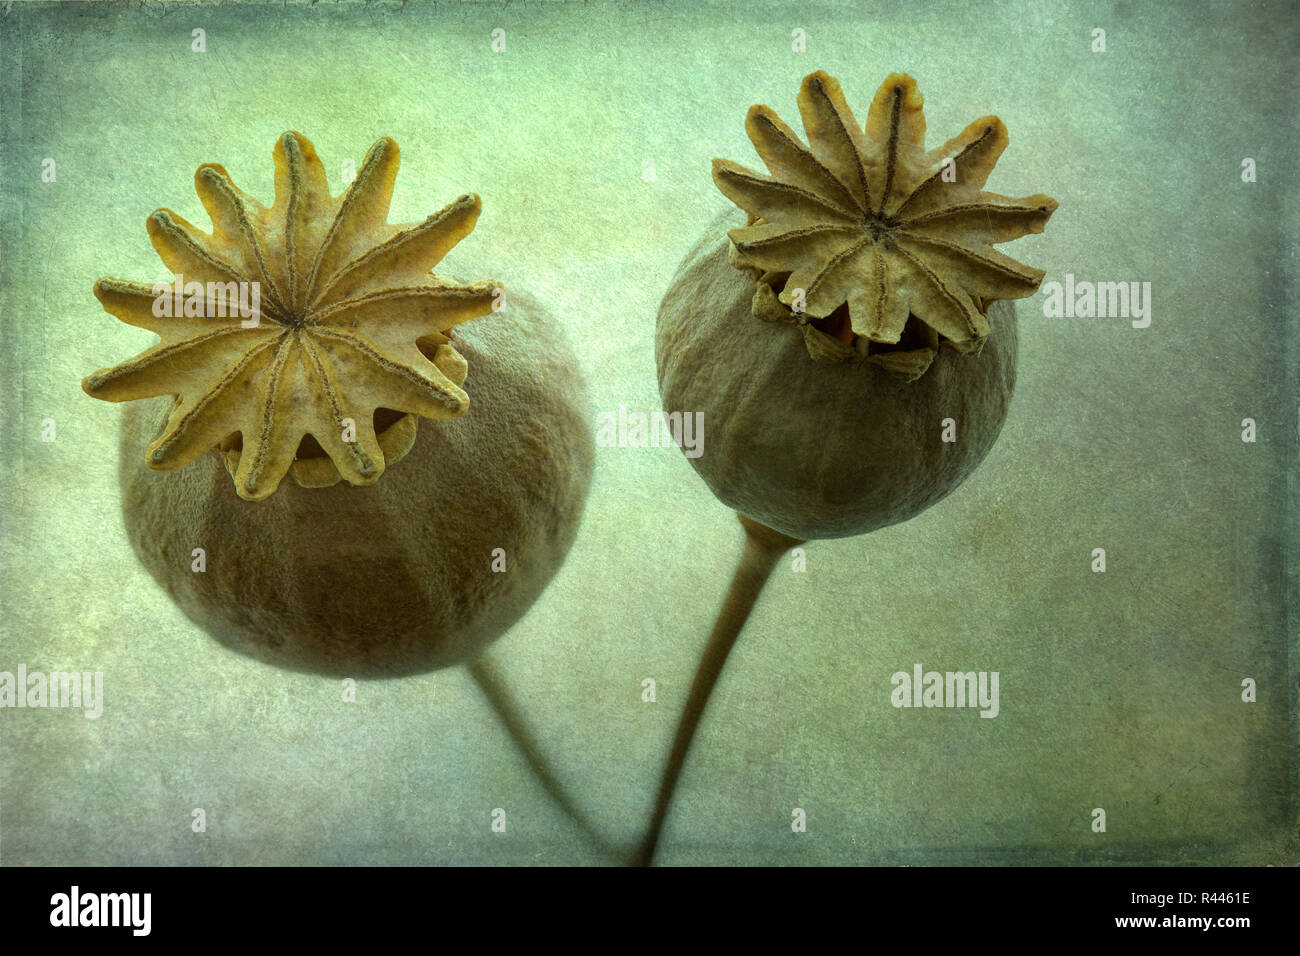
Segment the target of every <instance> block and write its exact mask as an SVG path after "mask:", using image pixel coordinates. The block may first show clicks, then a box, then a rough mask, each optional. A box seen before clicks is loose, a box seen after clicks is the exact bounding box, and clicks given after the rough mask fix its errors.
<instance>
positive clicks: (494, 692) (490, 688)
mask: <svg viewBox="0 0 1300 956" xmlns="http://www.w3.org/2000/svg"><path fill="white" fill-rule="evenodd" d="M465 667H466V669H467V670H468V671H469V674H470V676H471V677H472V678H474V683H475V684H477V685H478V688H479V690H480V691H482V693H483V696H484V697H485V698H487V702H488V703H489V704H491V705H492V709H493V710H494V711H496V715H497V717H498V718H500V720H501V723H502V724H503V725H504V726H505V728H506V731H507V733H509V734H510V738H511V739H512V740H513V741H514V742H515V746H517V747H518V748H519V751H520V752H521V753H522V754H523V755H524V759H525V760H527V761H528V766H529V767H530V768H532V771H533V773H534V774H535V775H536V776H537V779H538V781H539V782H540V783H541V785H542V787H543V789H545V790H546V792H547V793H548V794H550V796H551V799H552V800H554V801H555V804H556V806H558V807H559V808H560V809H561V810H563V811H564V812H565V813H566V814H567V815H568V817H569V819H570V820H572V821H573V823H574V825H575V826H577V828H578V829H579V830H581V831H582V834H583V836H585V837H586V838H587V840H588V841H589V842H590V843H591V844H592V845H593V846H594V847H595V848H596V849H597V850H598V851H599V852H600V853H601V854H602V855H604V856H612V855H613V854H612V851H611V850H610V848H609V845H608V844H607V843H606V842H605V839H604V838H603V837H602V836H601V835H600V834H599V833H598V832H597V831H596V828H595V827H594V826H593V825H592V823H591V821H590V820H589V819H588V818H587V814H586V813H585V812H583V810H582V808H581V807H579V806H578V805H577V803H575V802H574V801H573V798H571V797H570V796H569V794H568V793H567V792H566V791H565V789H564V787H563V785H562V784H561V783H560V781H559V778H558V777H556V776H555V773H554V772H553V771H552V770H551V768H550V765H549V764H548V763H547V762H546V758H545V757H543V756H542V751H541V747H539V746H538V743H537V738H536V737H535V736H534V735H533V732H532V731H531V730H529V728H528V723H527V721H526V720H525V719H524V715H523V713H522V712H521V711H520V709H519V706H518V704H516V703H515V698H514V695H513V694H511V693H510V688H509V687H508V686H507V685H506V682H505V680H504V678H502V676H501V674H500V672H499V671H498V669H497V667H496V666H495V665H494V664H493V663H492V661H491V660H489V658H488V655H486V654H483V655H480V656H479V657H476V658H474V659H473V660H471V661H469V662H468V663H467V664H466V665H465Z"/></svg>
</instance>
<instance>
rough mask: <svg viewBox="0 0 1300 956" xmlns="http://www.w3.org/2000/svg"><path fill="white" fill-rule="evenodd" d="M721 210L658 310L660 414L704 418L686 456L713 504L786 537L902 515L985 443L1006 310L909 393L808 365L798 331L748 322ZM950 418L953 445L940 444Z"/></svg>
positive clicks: (744, 276) (892, 520)
mask: <svg viewBox="0 0 1300 956" xmlns="http://www.w3.org/2000/svg"><path fill="white" fill-rule="evenodd" d="M742 225H744V218H743V216H741V217H737V214H736V212H735V211H732V210H729V211H728V212H727V213H726V214H725V215H724V216H722V217H720V218H719V219H718V220H717V221H716V222H714V223H713V225H712V226H711V227H710V228H709V230H708V231H707V232H706V234H705V238H704V239H703V240H702V241H701V242H700V244H699V245H697V246H696V247H695V248H694V249H693V250H692V251H691V252H690V253H689V254H688V255H687V257H686V259H685V260H684V261H683V263H682V265H681V266H680V268H679V269H678V271H677V274H676V276H675V277H674V280H673V284H672V286H671V288H670V289H669V290H668V293H667V295H665V296H664V299H663V302H662V304H661V305H660V307H659V317H658V322H657V327H656V335H655V359H656V363H657V365H658V370H659V390H660V393H661V395H662V396H663V403H664V409H665V411H668V412H677V411H681V412H703V413H704V435H705V440H704V452H703V454H702V455H701V456H700V457H698V458H692V459H689V460H690V461H691V463H692V464H693V465H694V466H695V469H696V471H698V472H699V473H700V476H701V477H702V478H703V479H704V480H705V482H707V483H708V485H709V487H710V488H711V489H712V490H713V493H714V494H715V495H716V496H717V497H718V499H719V500H721V501H722V502H723V504H725V505H727V506H728V507H730V508H732V509H734V510H736V511H738V512H740V513H741V514H743V515H746V516H747V517H750V518H753V519H754V520H756V521H759V522H762V523H763V524H765V525H767V526H768V527H770V528H773V529H774V530H776V531H780V532H782V533H783V534H787V535H790V536H791V537H794V538H800V539H804V540H810V539H815V538H841V537H847V536H849V535H855V534H864V533H866V532H868V531H874V530H875V529H877V528H883V527H886V526H888V525H891V524H897V523H898V522H900V521H906V520H907V519H908V518H911V517H914V516H915V515H917V514H919V513H920V512H921V511H923V510H925V509H926V508H928V507H929V506H930V505H932V504H934V503H935V502H937V501H939V500H940V499H941V498H943V497H944V496H945V495H947V494H949V493H950V492H951V491H953V489H955V488H956V487H957V486H958V485H960V484H961V483H962V481H963V480H965V478H966V477H967V476H968V475H969V474H970V473H971V472H972V471H974V469H975V467H976V466H977V465H978V464H979V463H980V461H981V460H983V458H984V456H985V455H986V454H987V453H988V451H989V449H990V448H991V447H992V446H993V443H994V441H995V440H996V439H997V437H998V433H999V432H1000V431H1001V429H1002V423H1003V421H1005V419H1006V415H1007V410H1008V408H1009V406H1010V403H1011V393H1012V390H1013V389H1014V387H1015V379H1016V342H1017V337H1016V318H1015V311H1014V307H1013V304H1012V303H1011V302H1009V301H998V302H995V303H994V304H993V305H992V306H991V307H990V309H989V312H988V319H989V324H990V328H991V332H990V335H989V338H988V340H987V342H986V343H985V345H984V349H983V351H982V352H981V353H980V354H979V355H960V354H958V353H956V352H955V351H953V350H951V349H949V348H943V349H941V350H940V352H939V354H938V356H937V357H936V358H935V360H934V363H933V364H932V365H931V367H930V369H929V370H928V371H927V372H926V373H925V375H923V376H922V377H921V378H920V379H918V380H917V381H915V382H911V383H908V382H906V381H904V380H903V379H901V378H900V377H898V376H897V375H895V374H893V373H891V372H889V371H887V370H885V369H882V368H879V367H877V366H875V365H872V364H859V363H838V364H835V363H822V362H815V361H814V360H813V359H812V358H811V357H810V356H809V354H808V349H807V347H806V346H805V344H804V338H803V336H802V335H801V334H800V332H799V330H798V329H797V328H796V327H794V326H791V325H788V324H785V323H780V322H764V321H761V320H759V319H756V318H754V316H753V315H752V314H751V301H752V299H753V295H754V289H755V285H756V280H755V278H754V274H753V273H752V272H751V271H749V270H744V269H737V268H735V267H733V266H731V265H729V264H728V261H727V253H728V247H729V244H730V240H729V239H728V238H727V235H726V230H727V229H728V228H735V227H736V226H742ZM945 418H952V419H954V420H955V421H956V436H957V441H956V442H955V443H944V442H942V441H941V440H940V432H941V425H940V423H941V421H942V420H943V419H945Z"/></svg>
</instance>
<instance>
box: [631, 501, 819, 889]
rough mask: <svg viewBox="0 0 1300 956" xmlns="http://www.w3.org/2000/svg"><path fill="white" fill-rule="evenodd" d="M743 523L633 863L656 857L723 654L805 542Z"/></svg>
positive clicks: (742, 518)
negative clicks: (771, 580) (782, 563)
mask: <svg viewBox="0 0 1300 956" xmlns="http://www.w3.org/2000/svg"><path fill="white" fill-rule="evenodd" d="M737 517H738V518H740V523H741V525H742V526H743V527H744V529H745V550H744V552H743V553H742V554H741V556H740V563H739V564H737V565H736V571H735V574H734V575H733V576H732V579H731V588H730V590H728V591H727V599H726V601H725V602H724V603H723V605H722V610H721V611H720V612H719V613H718V619H717V621H716V622H714V625H713V633H712V634H710V635H709V642H708V644H707V645H705V648H704V654H703V655H702V656H701V657H700V663H699V666H698V667H697V668H696V671H695V680H694V682H693V683H692V684H691V690H690V694H689V695H688V696H687V698H686V707H685V708H684V709H683V710H682V716H681V720H680V721H679V723H678V724H677V736H676V738H675V739H674V740H673V749H672V752H671V753H670V754H669V756H668V764H667V766H666V767H665V768H664V774H663V778H662V780H661V782H660V784H659V796H658V798H657V799H656V801H655V808H654V814H653V816H652V817H651V818H650V826H649V829H647V830H646V834H645V837H644V838H643V839H642V841H641V845H640V847H639V848H638V849H637V851H636V854H635V855H634V856H633V857H632V861H631V862H632V864H633V865H634V866H649V865H650V864H651V863H652V862H654V856H655V849H656V847H658V845H659V834H660V832H661V831H662V830H663V826H664V820H665V819H666V818H667V816H668V808H669V806H670V805H671V804H672V800H673V792H674V791H675V790H676V789H677V779H678V777H680V776H681V772H682V766H683V765H684V764H685V763H686V755H687V754H688V753H689V752H690V749H691V741H692V740H694V739H695V730H696V728H697V727H698V726H699V724H700V718H701V717H702V716H704V709H705V707H706V706H708V703H709V695H710V694H711V693H712V692H713V686H714V685H715V684H716V683H717V682H718V675H720V674H721V673H722V666H723V664H725V663H726V662H727V655H728V654H730V653H731V648H732V647H733V646H734V645H735V643H736V638H737V637H739V636H740V631H741V629H742V628H743V627H744V626H745V621H746V620H748V618H749V612H750V611H752V610H753V609H754V604H755V602H756V601H757V600H758V596H759V594H760V593H762V591H763V585H765V584H766V583H767V579H768V577H769V576H770V575H771V574H772V569H773V568H774V567H776V562H777V561H779V560H780V558H781V555H783V554H785V552H786V551H788V550H789V549H790V548H793V547H795V546H796V545H800V544H803V542H802V541H799V540H797V539H795V538H791V537H788V536H786V535H784V534H781V533H780V532H779V531H773V530H772V529H771V528H769V527H767V526H765V525H761V524H759V523H758V522H757V521H753V520H751V519H749V518H746V517H745V516H744V515H737Z"/></svg>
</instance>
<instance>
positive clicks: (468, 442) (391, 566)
mask: <svg viewBox="0 0 1300 956" xmlns="http://www.w3.org/2000/svg"><path fill="white" fill-rule="evenodd" d="M454 339H455V342H456V346H457V348H458V350H459V351H460V352H461V354H463V355H464V356H465V357H466V358H467V359H468V361H469V377H468V379H467V381H466V385H465V389H466V391H467V392H468V393H469V395H470V406H469V409H468V410H467V411H466V412H465V413H464V414H463V415H461V416H459V417H458V418H454V419H448V420H445V421H430V420H421V421H420V423H419V431H418V435H417V438H416V441H415V444H414V446H413V447H412V449H411V451H410V452H409V454H408V455H407V456H406V457H405V458H404V459H402V460H401V461H400V462H399V463H397V464H395V465H393V467H392V468H391V470H389V471H387V472H386V473H385V474H384V475H383V477H382V478H381V479H380V480H379V481H378V482H377V483H375V484H373V485H369V486H365V487H354V486H352V485H348V484H344V483H340V484H336V485H333V486H331V487H327V488H302V487H299V486H297V485H296V484H294V483H293V482H288V481H286V482H283V483H282V484H281V486H280V488H279V490H277V491H276V492H275V493H274V494H273V495H271V496H270V497H269V498H267V499H266V500H264V501H259V502H249V501H245V500H243V499H241V498H240V497H239V496H238V495H236V494H235V490H234V487H233V484H232V482H231V479H230V475H229V473H228V472H227V471H226V468H225V466H224V465H223V464H222V461H221V459H220V458H219V457H218V455H217V452H215V451H212V452H209V453H208V454H206V455H204V456H203V457H202V458H200V459H199V460H198V461H196V462H194V463H192V464H190V465H188V466H186V467H184V468H180V469H176V470H174V471H165V472H157V471H150V470H149V469H148V468H146V467H145V466H144V464H143V462H144V449H145V448H146V446H147V445H148V444H149V442H150V441H151V440H152V439H153V438H154V437H155V436H156V435H157V434H158V432H159V430H160V429H161V427H162V425H163V423H164V422H165V419H166V415H167V412H168V410H169V408H170V406H171V400H170V399H154V400H151V401H147V402H131V403H129V404H128V405H127V407H126V410H125V416H124V418H123V429H122V447H121V452H122V454H121V466H120V478H121V485H122V494H123V511H124V516H125V521H126V530H127V534H128V536H129V538H130V540H131V543H132V546H133V547H134V548H135V551H136V554H137V555H138V556H139V558H140V560H141V562H142V563H143V564H144V566H145V567H146V568H148V569H149V571H150V573H151V574H152V575H153V576H154V578H155V579H157V581H158V583H159V584H161V585H162V586H163V587H164V588H165V589H166V590H167V592H168V593H169V594H170V595H171V596H172V598H173V599H174V600H175V601H176V602H177V604H178V605H179V606H180V607H181V608H182V609H183V610H184V611H185V613H186V614H187V615H188V616H189V617H190V618H191V619H192V620H193V621H194V622H195V623H196V624H198V625H200V626H201V627H203V628H204V629H206V630H207V631H208V632H209V633H211V634H212V635H213V636H214V637H216V638H217V640H219V641H221V642H222V643H223V644H225V645H226V646H228V647H230V648H232V649H235V650H238V651H241V652H243V653H245V654H249V655H251V656H253V657H256V658H258V659H260V660H263V661H266V662H268V663H271V664H275V665H277V666H281V667H286V668H290V669H293V670H301V671H308V672H313V673H322V674H331V675H341V676H352V677H386V676H401V675H406V674H414V673H420V672H423V671H427V670H432V669H435V668H440V667H446V666H449V665H452V664H456V663H460V662H462V661H465V660H467V659H469V658H471V657H473V656H474V655H476V654H478V653H479V652H481V651H482V650H483V649H484V648H486V647H487V645H488V644H490V643H491V642H492V641H494V640H495V639H496V638H498V637H499V636H501V634H503V633H504V632H505V631H506V630H507V629H508V628H509V627H510V626H511V625H512V624H513V623H514V622H515V621H516V620H517V619H518V618H519V617H520V616H521V615H523V613H524V612H525V611H527V610H528V608H529V606H531V604H532V603H533V601H534V600H535V599H536V597H537V596H538V595H539V594H540V593H541V591H542V589H543V588H544V587H545V586H546V584H547V582H548V581H549V580H550V579H551V577H552V576H553V575H554V574H555V572H556V571H557V570H558V568H559V566H560V564H561V563H562V562H563V560H564V557H565V554H566V553H567V551H568V549H569V546H570V545H571V544H572V542H573V539H574V536H575V535H576V533H577V529H578V524H579V521H580V518H581V514H582V508H583V504H584V501H585V499H586V494H587V488H588V485H589V483H590V479H591V471H592V463H593V448H592V435H591V429H590V424H589V417H588V413H587V409H586V395H585V389H584V386H583V383H582V380H581V378H580V376H579V374H578V372H577V371H576V367H577V366H576V362H575V360H574V358H573V356H572V354H571V352H570V350H569V346H568V344H567V342H566V341H565V340H564V337H563V334H562V332H561V330H560V328H559V326H558V325H557V324H556V322H555V320H554V319H553V318H552V317H551V316H549V315H548V314H547V313H546V312H545V311H544V310H543V308H542V307H541V305H540V304H538V303H537V302H536V300H534V299H532V298H531V297H529V296H528V295H526V294H524V293H522V292H515V291H512V292H511V293H510V299H509V307H508V308H507V309H506V310H505V311H502V312H499V313H494V314H492V315H490V316H487V317H485V318H483V319H479V320H475V321H472V322H468V323H466V324H464V325H462V326H460V327H459V328H457V329H456V330H455V333H454ZM195 548H203V549H204V551H205V552H206V564H207V568H206V570H205V571H203V572H202V573H196V572H194V571H192V570H191V563H192V562H193V560H194V558H193V557H192V556H191V554H192V552H193V550H194V549H195ZM495 548H501V549H504V552H505V561H506V571H505V572H504V573H499V572H493V570H492V562H493V549H495Z"/></svg>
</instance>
